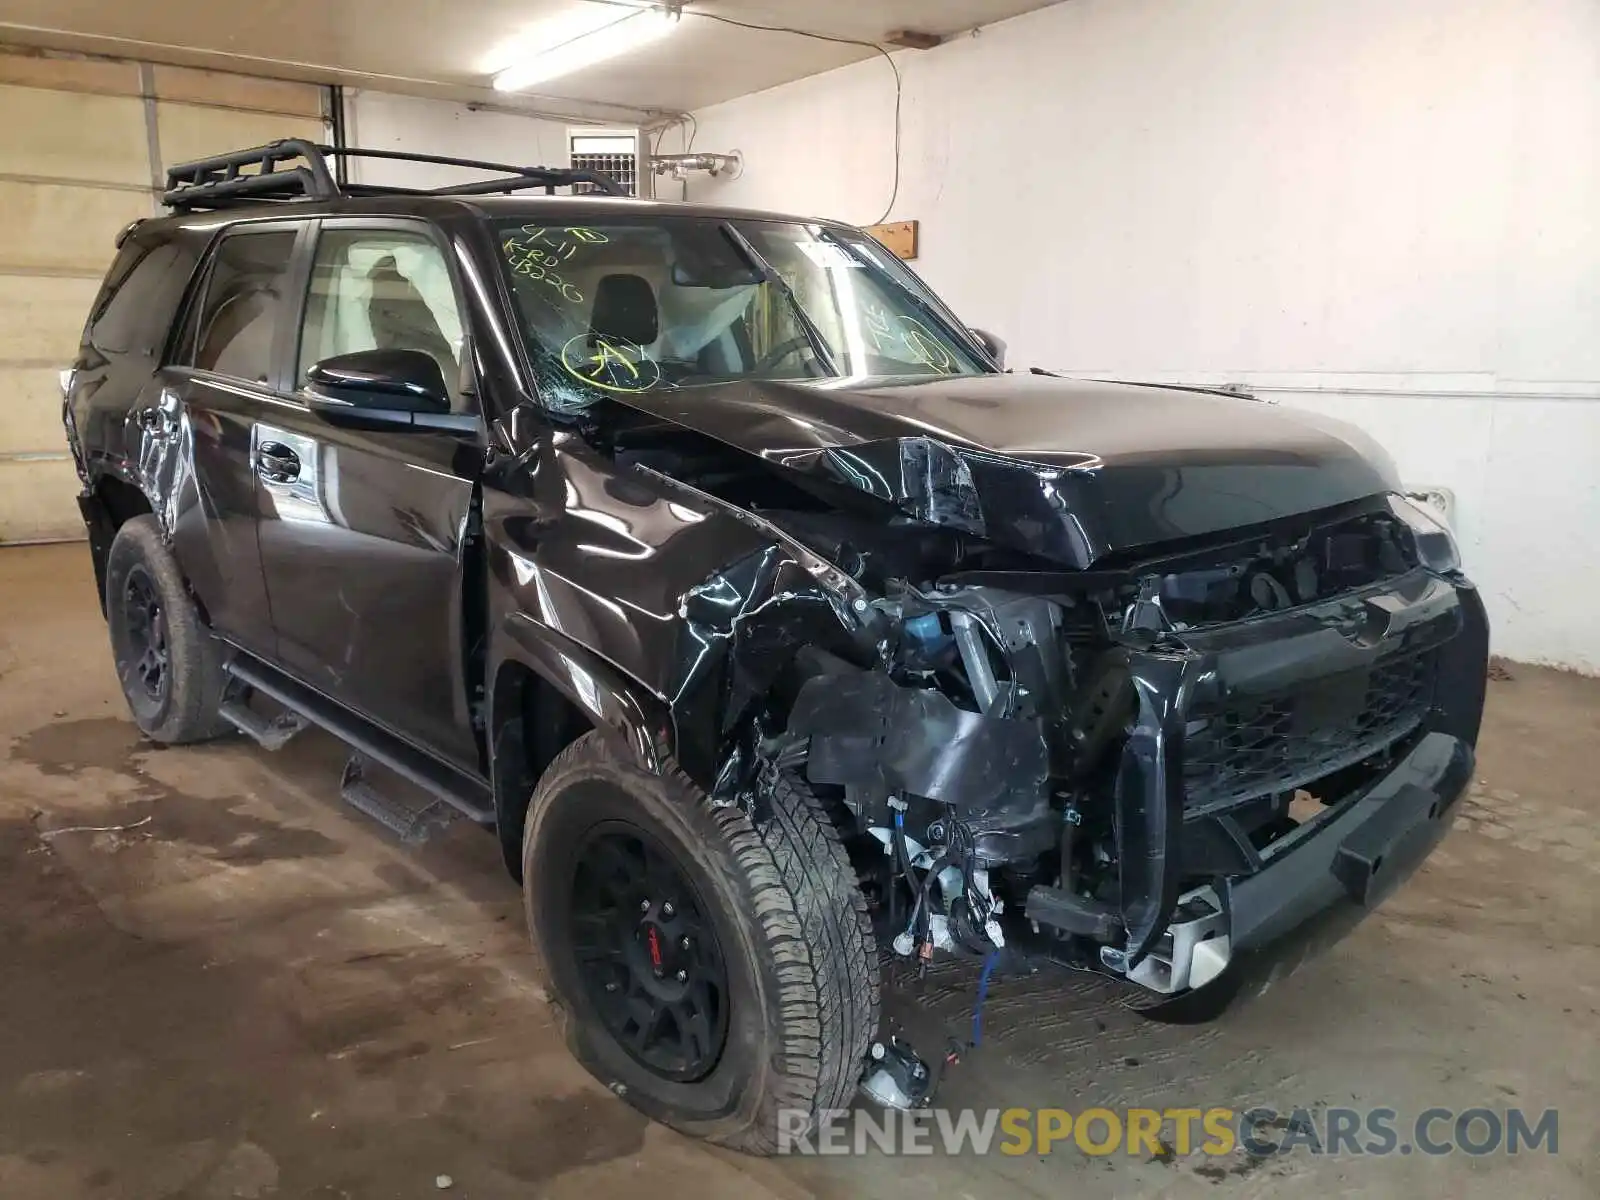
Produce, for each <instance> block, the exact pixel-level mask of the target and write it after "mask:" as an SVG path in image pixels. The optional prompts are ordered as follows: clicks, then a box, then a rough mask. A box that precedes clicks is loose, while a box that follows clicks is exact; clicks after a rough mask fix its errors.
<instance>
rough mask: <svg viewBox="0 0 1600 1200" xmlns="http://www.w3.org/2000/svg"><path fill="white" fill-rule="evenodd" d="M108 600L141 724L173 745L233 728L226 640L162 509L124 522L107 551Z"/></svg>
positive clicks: (125, 684) (114, 642) (115, 643)
mask: <svg viewBox="0 0 1600 1200" xmlns="http://www.w3.org/2000/svg"><path fill="white" fill-rule="evenodd" d="M146 598H147V599H148V604H146V603H144V601H145V599H146ZM105 604H106V623H107V625H108V626H109V627H110V632H111V653H112V657H113V660H114V662H115V664H116V669H117V679H118V681H119V682H121V684H122V694H123V696H124V697H125V698H126V699H127V701H128V709H129V711H130V712H132V714H133V720H134V724H136V725H137V726H138V727H139V729H140V731H141V732H142V733H143V734H144V735H145V736H146V737H147V738H149V739H150V740H151V741H153V742H159V743H161V744H162V745H169V746H175V745H181V744H183V743H186V742H200V741H205V740H207V739H209V738H214V737H218V736H220V735H221V734H223V733H225V732H227V730H228V728H229V727H228V725H227V723H226V722H224V721H223V720H222V719H221V718H220V717H219V716H218V715H217V709H218V706H219V705H221V703H222V692H223V688H224V686H225V685H226V682H227V677H226V676H225V675H224V673H223V670H222V653H221V647H220V646H219V645H218V643H217V642H216V640H215V639H214V638H213V637H212V636H211V634H210V632H209V631H208V630H207V629H206V627H205V625H204V624H203V623H202V622H201V620H200V615H199V613H198V612H197V611H196V609H195V605H194V601H193V600H192V599H191V598H190V596H189V589H188V588H187V586H185V584H184V581H183V574H182V572H180V571H179V570H178V564H177V561H176V560H175V559H174V558H173V557H172V552H171V551H169V550H168V549H167V547H166V546H165V545H164V544H163V543H162V540H161V532H160V529H159V528H158V527H157V525H156V520H155V518H154V517H152V516H140V517H133V518H131V519H130V520H128V521H126V522H124V523H123V525H122V527H121V528H120V529H119V530H117V536H116V538H115V539H114V540H113V541H112V543H111V550H110V552H109V553H108V554H107V556H106V594H105ZM151 606H153V608H152V607H151ZM141 610H142V611H143V612H144V616H143V617H142V618H141V616H140V611H141ZM151 612H154V613H155V614H156V615H155V616H151V615H150V614H151ZM152 627H154V628H155V629H156V630H157V631H158V632H156V633H155V634H153V635H152V634H151V632H150V629H151V628H152ZM152 643H159V645H160V652H159V653H156V654H155V657H156V658H164V666H163V668H162V669H161V671H160V675H161V676H162V678H161V681H160V683H159V685H157V686H152V684H151V676H152V674H154V671H153V669H152V668H151V666H150V664H151V662H152V661H153V660H152V658H151V657H150V656H151V654H152V653H153V649H152Z"/></svg>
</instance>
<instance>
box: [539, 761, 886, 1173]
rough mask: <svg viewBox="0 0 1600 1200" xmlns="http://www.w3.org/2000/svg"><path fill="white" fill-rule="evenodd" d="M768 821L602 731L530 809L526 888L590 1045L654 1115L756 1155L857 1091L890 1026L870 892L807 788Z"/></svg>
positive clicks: (577, 1031) (568, 1021) (555, 767)
mask: <svg viewBox="0 0 1600 1200" xmlns="http://www.w3.org/2000/svg"><path fill="white" fill-rule="evenodd" d="M771 810H772V811H771V815H770V818H769V819H767V820H765V821H764V822H763V824H762V826H761V827H760V828H757V827H756V826H755V825H753V824H752V823H751V821H750V819H749V818H748V817H747V816H746V815H745V814H744V813H743V812H742V811H740V810H739V809H737V808H729V807H716V806H714V805H712V804H711V803H710V801H709V800H708V799H707V798H706V797H705V795H704V794H703V793H701V792H700V791H699V790H698V789H697V788H695V787H694V786H693V785H692V784H690V783H689V782H688V780H686V779H685V778H683V776H682V775H681V774H679V773H678V772H677V771H676V770H675V769H670V768H669V770H668V771H667V773H665V774H663V775H659V776H658V775H653V774H651V773H649V772H647V771H644V770H642V769H641V768H639V767H638V766H636V765H635V764H633V763H632V762H631V761H629V760H628V759H627V758H626V757H625V755H624V753H623V752H621V751H619V749H618V748H617V747H616V746H614V745H613V744H612V743H611V742H610V741H609V740H607V739H606V738H605V737H604V736H603V735H601V734H599V733H590V734H586V735H585V736H584V737H582V738H580V739H579V740H578V741H576V742H574V743H573V744H572V745H571V746H569V747H568V748H567V749H566V750H565V751H563V752H562V753H561V755H560V756H559V757H558V758H557V759H556V760H555V762H554V763H552V764H551V766H550V769H549V770H548V771H547V772H546V773H545V776H544V778H543V779H542V780H540V783H539V786H538V789H537V790H536V792H535V794H534V797H533V800H532V803H531V804H530V806H529V809H528V817H527V823H526V825H525V827H524V835H523V855H522V863H523V880H524V882H523V895H524V898H525V900H526V903H527V909H528V924H529V929H530V931H531V934H532V938H533V946H534V952H535V958H536V962H537V965H538V968H539V971H540V974H541V976H542V978H543V979H544V981H545V982H546V984H547V985H548V987H549V990H550V991H551V992H552V994H553V996H554V998H555V1000H556V1002H557V1004H558V1006H559V1008H560V1011H561V1015H562V1019H563V1022H564V1024H565V1026H566V1032H567V1038H568V1041H569V1043H570V1044H571V1046H572V1048H573V1051H574V1053H575V1054H576V1055H577V1056H578V1058H579V1059H580V1060H581V1061H582V1062H583V1063H584V1065H585V1066H586V1067H588V1069H589V1070H590V1071H592V1072H593V1073H594V1074H595V1075H596V1076H597V1077H599V1079H600V1080H601V1081H602V1082H604V1083H606V1084H607V1085H608V1086H610V1087H611V1088H612V1089H613V1090H614V1091H616V1092H618V1093H619V1094H620V1095H622V1096H624V1097H625V1098H626V1099H627V1100H629V1101H630V1102H631V1103H633V1104H634V1105H635V1106H636V1107H638V1108H639V1109H641V1110H642V1111H644V1112H645V1113H647V1114H648V1115H650V1116H652V1117H654V1118H656V1119H657V1120H660V1121H662V1122H664V1123H666V1124H668V1125H671V1126H673V1127H674V1128H676V1129H679V1130H681V1131H682V1132H684V1133H687V1134H690V1135H692V1136H696V1137H703V1138H708V1139H710V1140H712V1141H715V1142H718V1143H720V1144H722V1145H726V1146H731V1147H734V1148H736V1149H740V1150H745V1151H748V1152H751V1153H757V1154H760V1153H771V1152H772V1151H774V1150H776V1149H778V1147H779V1144H780V1143H779V1131H780V1129H785V1130H788V1131H793V1132H798V1131H799V1130H801V1129H804V1128H808V1127H809V1125H810V1123H811V1122H813V1121H814V1120H815V1119H816V1117H817V1115H818V1114H819V1112H821V1111H822V1110H825V1109H831V1108H842V1107H844V1106H845V1105H846V1104H847V1103H848V1102H849V1100H850V1097H851V1095H852V1093H853V1092H854V1089H855V1085H856V1082H857V1079H858V1077H859V1075H860V1071H861V1066H862V1063H863V1062H864V1060H865V1056H866V1054H867V1050H868V1048H869V1046H870V1044H871V1040H872V1038H873V1036H874V1034H875V1033H876V1032H877V1026H878V1002H879V977H878V957H877V949H876V946H875V944H874V941H873V936H872V928H871V923H870V921H869V919H868V914H867V909H866V902H865V899H864V897H863V896H862V895H861V891H860V889H859V887H858V886H857V884H856V878H855V874H854V872H853V871H852V869H851V867H850V863H849V860H848V859H847V858H846V856H845V852H844V849H843V847H842V846H841V845H840V843H839V839H838V836H837V834H836V833H835V831H834V829H833V827H832V826H831V825H830V824H829V823H828V821H827V819H826V818H825V816H824V815H823V813H822V811H821V809H820V807H819V805H818V803H817V801H816V799H815V798H814V797H813V796H812V795H811V793H810V792H809V791H808V790H806V789H805V787H804V786H803V784H801V783H799V782H798V781H794V780H785V781H783V782H781V783H780V784H779V786H778V787H777V788H776V789H775V794H774V796H773V797H772V802H771Z"/></svg>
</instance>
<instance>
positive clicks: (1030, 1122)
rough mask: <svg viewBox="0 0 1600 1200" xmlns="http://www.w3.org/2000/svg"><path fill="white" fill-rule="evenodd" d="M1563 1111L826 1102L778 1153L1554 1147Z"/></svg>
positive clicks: (792, 1120)
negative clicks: (908, 1108) (918, 1106)
mask: <svg viewBox="0 0 1600 1200" xmlns="http://www.w3.org/2000/svg"><path fill="white" fill-rule="evenodd" d="M1559 1149H1560V1114H1559V1113H1558V1111H1557V1110H1556V1109H1553V1108H1547V1109H1543V1110H1541V1111H1538V1112H1535V1111H1532V1110H1524V1109H1520V1108H1508V1109H1493V1108H1466V1109H1459V1110H1458V1109H1450V1108H1427V1109H1423V1110H1422V1111H1420V1112H1418V1113H1416V1114H1414V1115H1404V1114H1402V1113H1400V1112H1399V1111H1397V1110H1396V1109H1393V1108H1365V1109H1358V1108H1321V1107H1316V1108H1295V1109H1290V1110H1287V1111H1280V1110H1278V1109H1274V1108H1265V1107H1261V1108H1249V1109H1243V1110H1235V1109H1232V1108H1122V1109H1111V1108H1084V1109H1078V1110H1073V1109H1066V1108H1006V1109H999V1108H990V1109H970V1108H969V1109H944V1108H934V1109H922V1110H919V1111H912V1112H900V1111H894V1110H877V1109H870V1110H869V1109H830V1110H829V1111H827V1112H826V1113H824V1114H823V1116H822V1119H821V1121H820V1123H819V1124H818V1126H817V1127H816V1128H815V1129H813V1128H811V1121H810V1114H808V1113H806V1112H805V1111H803V1110H785V1111H783V1112H780V1113H779V1114H778V1152H779V1153H780V1154H817V1155H848V1154H866V1153H869V1152H876V1153H884V1154H940V1153H942V1154H947V1155H960V1154H972V1155H986V1154H1006V1155H1024V1154H1051V1153H1055V1152H1058V1151H1068V1150H1070V1151H1074V1152H1077V1153H1081V1154H1087V1155H1090V1156H1095V1157H1104V1156H1107V1155H1114V1154H1125V1155H1128V1156H1130V1157H1142V1158H1154V1157H1161V1156H1166V1155H1172V1154H1176V1155H1177V1156H1179V1157H1184V1156H1187V1155H1189V1154H1194V1153H1199V1154H1203V1155H1207V1156H1211V1157H1223V1156H1226V1155H1231V1154H1233V1153H1235V1152H1236V1151H1242V1152H1243V1153H1245V1154H1247V1155H1250V1156H1251V1157H1253V1158H1266V1157H1271V1156H1274V1155H1287V1154H1316V1155H1335V1156H1344V1157H1383V1156H1386V1155H1393V1154H1401V1155H1406V1154H1424V1155H1445V1154H1465V1155H1469V1156H1483V1155H1490V1154H1527V1153H1542V1154H1556V1153H1558V1152H1559Z"/></svg>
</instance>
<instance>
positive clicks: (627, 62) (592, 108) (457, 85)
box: [0, 0, 1053, 119]
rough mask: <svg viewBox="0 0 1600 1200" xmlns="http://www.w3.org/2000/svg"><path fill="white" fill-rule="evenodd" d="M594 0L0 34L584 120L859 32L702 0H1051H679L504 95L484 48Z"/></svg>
mask: <svg viewBox="0 0 1600 1200" xmlns="http://www.w3.org/2000/svg"><path fill="white" fill-rule="evenodd" d="M594 2H595V0H471V3H465V2H463V0H244V2H239V0H234V2H232V3H230V2H228V0H142V2H139V0H0V42H9V43H12V44H20V45H28V46H37V47H44V48H48V49H55V50H70V51H79V52H83V53H91V54H110V55H116V56H121V57H128V58H143V59H149V60H153V61H157V62H171V63H178V64H180V65H185V66H201V67H213V68H217V69H221V70H232V71H239V72H244V73H246V74H254V75H269V76H274V77H278V78H288V79H300V80H307V81H311V82H317V83H343V84H346V85H348V86H352V87H367V88H373V89H376V90H382V91H391V92H405V93H411V94H416V95H429V96H438V97H442V98H448V99H454V100H463V101H469V102H470V101H478V102H489V103H493V104H495V105H496V106H501V107H513V108H522V109H528V110H535V111H544V112H549V113H552V114H559V115H563V116H574V117H578V116H592V117H594V118H596V119H608V118H609V119H621V118H624V117H626V118H629V119H645V118H646V117H647V116H649V115H659V114H662V113H676V112H682V111H684V110H689V109H696V108H702V107H705V106H707V105H711V104H715V103H717V102H719V101H722V100H729V99H732V98H733V97H735V96H741V95H745V94H746V93H749V92H755V91H761V90H763V89H765V88H769V87H775V86H777V85H778V84H780V83H787V82H788V81H790V80H793V79H800V78H802V77H804V76H807V75H814V74H817V73H819V72H821V71H826V70H830V69H832V68H834V67H838V66H842V65H844V64H845V63H849V62H854V61H856V60H857V59H860V58H864V57H867V56H869V55H871V53H872V51H871V50H869V49H866V48H864V47H859V46H846V45H838V44H836V43H829V42H822V41H815V40H812V39H810V38H802V37H796V36H793V35H791V34H785V33H768V32H756V31H751V30H745V29H739V28H734V27H731V26H728V25H725V24H722V23H720V22H716V21H712V20H709V19H707V18H706V17H703V16H701V17H697V16H694V15H692V14H694V13H695V12H696V11H698V12H701V13H709V14H718V15H721V16H725V17H729V18H731V19H734V20H739V21H749V22H753V23H756V24H767V25H791V26H799V27H801V28H804V29H805V30H807V31H809V32H813V33H819V34H828V35H831V36H833V37H843V38H854V39H859V40H862V41H873V42H877V41H882V39H883V38H884V36H885V35H886V34H887V33H888V32H889V31H891V30H896V29H905V28H911V29H916V30H920V31H926V32H931V33H937V34H942V35H950V34H954V33H959V32H963V31H965V30H969V29H973V28H975V27H977V26H979V25H986V24H992V23H993V22H995V21H999V20H1004V19H1005V18H1007V17H1012V16H1016V15H1018V14H1019V13H1024V12H1028V11H1031V10H1033V9H1037V8H1044V7H1046V6H1047V5H1048V4H1050V3H1052V2H1053V0H807V2H806V3H804V4H795V3H792V2H788V3H786V2H785V0H690V2H689V3H688V5H687V6H686V8H685V10H684V14H685V15H684V18H683V27H682V28H681V29H680V30H678V31H677V32H676V33H674V34H673V36H671V37H669V38H667V39H665V40H663V41H661V42H658V43H656V44H655V45H652V46H648V47H645V48H643V49H641V50H638V51H636V52H634V53H632V54H629V55H626V56H624V57H621V58H617V59H613V60H611V61H610V62H606V63H601V64H597V65H596V66H594V67H590V68H588V69H586V70H584V71H581V72H578V73H576V74H573V75H568V76H565V77H563V78H561V79H557V80H552V81H550V82H549V83H546V84H543V85H540V87H539V88H538V89H536V92H535V93H532V94H518V95H514V96H508V95H506V94H504V93H497V92H493V91H491V90H490V89H489V67H488V66H487V65H486V64H488V63H490V62H492V61H493V58H494V50H495V48H496V47H497V46H504V45H505V43H506V42H507V41H508V40H510V39H512V38H514V37H515V36H516V35H517V34H518V33H520V32H522V31H523V30H526V29H527V28H529V27H530V26H533V25H536V24H537V23H538V22H539V21H541V20H544V19H547V18H550V17H556V16H560V15H561V14H562V13H563V12H564V11H566V10H570V9H573V8H579V7H585V6H587V5H588V4H591V3H594Z"/></svg>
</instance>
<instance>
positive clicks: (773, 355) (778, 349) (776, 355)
mask: <svg viewBox="0 0 1600 1200" xmlns="http://www.w3.org/2000/svg"><path fill="white" fill-rule="evenodd" d="M810 349H812V346H811V339H810V338H808V337H792V338H790V339H789V340H788V341H787V342H779V343H778V344H777V345H776V346H774V347H773V348H772V349H771V350H768V351H767V352H766V353H765V354H763V355H762V356H761V360H760V361H759V362H758V363H756V364H755V366H753V367H751V368H750V372H751V374H755V373H757V372H760V371H770V370H771V369H772V368H773V367H775V366H777V365H778V364H779V363H781V362H782V361H783V360H784V359H786V358H788V357H789V356H790V355H791V354H796V353H798V352H799V351H801V350H810Z"/></svg>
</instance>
